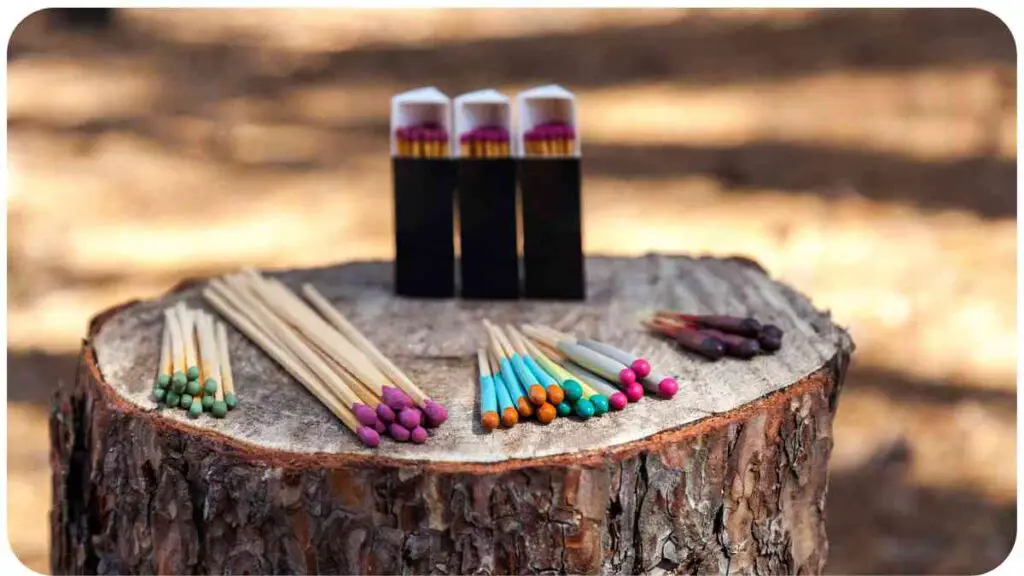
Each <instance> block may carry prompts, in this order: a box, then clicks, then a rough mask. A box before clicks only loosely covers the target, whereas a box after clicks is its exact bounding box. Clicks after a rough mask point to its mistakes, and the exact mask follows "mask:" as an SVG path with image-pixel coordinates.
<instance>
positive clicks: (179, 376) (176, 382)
mask: <svg viewBox="0 0 1024 576" xmlns="http://www.w3.org/2000/svg"><path fill="white" fill-rule="evenodd" d="M187 382H188V378H186V377H185V373H184V372H182V371H181V370H178V371H177V372H175V373H174V376H171V385H172V386H173V387H174V388H175V390H177V389H178V388H179V387H180V388H181V389H182V390H184V389H185V384H186V383H187Z"/></svg>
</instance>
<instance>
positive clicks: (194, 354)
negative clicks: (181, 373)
mask: <svg viewBox="0 0 1024 576" xmlns="http://www.w3.org/2000/svg"><path fill="white" fill-rule="evenodd" d="M176 309H177V312H178V321H179V322H180V323H181V335H182V338H184V340H183V342H184V344H185V364H186V365H187V366H188V368H187V369H186V371H185V377H186V378H187V379H188V380H189V381H193V380H198V379H199V358H198V357H199V353H198V349H197V347H196V330H195V314H194V313H193V312H192V311H190V310H189V309H188V308H186V307H185V303H184V302H178V305H177V308H176ZM189 393H190V394H191V392H189Z"/></svg>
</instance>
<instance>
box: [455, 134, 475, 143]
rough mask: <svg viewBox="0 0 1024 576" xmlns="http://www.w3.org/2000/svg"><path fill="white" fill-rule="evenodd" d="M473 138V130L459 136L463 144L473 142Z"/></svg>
mask: <svg viewBox="0 0 1024 576" xmlns="http://www.w3.org/2000/svg"><path fill="white" fill-rule="evenodd" d="M473 138H474V134H473V133H472V132H466V133H465V134H463V135H462V136H460V137H459V143H460V144H462V145H463V146H465V145H466V144H472V143H473Z"/></svg>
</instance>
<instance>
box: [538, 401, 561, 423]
mask: <svg viewBox="0 0 1024 576" xmlns="http://www.w3.org/2000/svg"><path fill="white" fill-rule="evenodd" d="M556 416H558V412H557V411H556V410H555V407H554V406H552V405H551V404H548V403H547V402H545V403H544V404H543V405H541V407H540V408H537V420H539V421H540V423H541V424H550V423H551V422H553V421H554V420H555V417H556Z"/></svg>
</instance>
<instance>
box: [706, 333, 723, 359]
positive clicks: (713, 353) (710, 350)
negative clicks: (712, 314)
mask: <svg viewBox="0 0 1024 576" xmlns="http://www.w3.org/2000/svg"><path fill="white" fill-rule="evenodd" d="M700 351H701V353H702V354H704V355H705V356H707V357H708V358H710V359H712V360H718V359H719V358H721V357H722V356H725V342H722V341H721V340H719V339H718V338H705V339H704V340H701V342H700Z"/></svg>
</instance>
